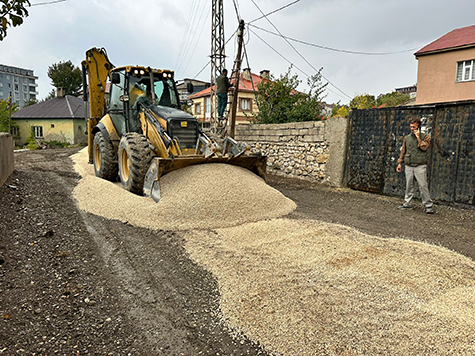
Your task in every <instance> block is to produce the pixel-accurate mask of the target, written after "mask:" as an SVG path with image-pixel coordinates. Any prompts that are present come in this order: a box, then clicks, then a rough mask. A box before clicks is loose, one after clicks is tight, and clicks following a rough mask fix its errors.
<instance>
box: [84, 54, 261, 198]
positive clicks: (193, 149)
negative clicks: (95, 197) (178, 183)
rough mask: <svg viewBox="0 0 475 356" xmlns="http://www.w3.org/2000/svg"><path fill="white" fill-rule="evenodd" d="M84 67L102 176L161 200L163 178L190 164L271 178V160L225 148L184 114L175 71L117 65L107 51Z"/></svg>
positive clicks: (92, 150) (92, 141)
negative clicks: (267, 173) (243, 170)
mask: <svg viewBox="0 0 475 356" xmlns="http://www.w3.org/2000/svg"><path fill="white" fill-rule="evenodd" d="M82 69H83V87H84V88H83V89H84V90H83V92H84V94H83V95H84V100H85V101H88V94H89V110H88V109H87V105H86V113H85V116H86V127H87V135H88V154H89V163H93V164H94V171H95V174H96V176H97V177H101V178H103V179H107V180H110V181H116V180H117V176H119V179H120V181H121V183H122V186H123V187H124V188H125V189H127V190H129V191H130V192H133V193H136V194H144V195H145V196H151V197H152V198H153V199H154V200H155V201H157V202H158V201H159V200H160V185H159V180H160V177H161V176H162V175H164V174H166V173H168V172H170V171H172V170H175V169H179V168H183V167H186V166H189V165H194V164H202V163H228V164H233V165H237V166H241V167H244V168H246V169H249V170H251V171H253V172H254V173H256V174H258V175H260V176H262V177H264V178H265V170H266V157H265V156H262V155H260V154H251V153H250V149H249V146H248V145H246V144H244V143H239V142H236V141H235V140H234V139H232V138H229V137H228V138H226V139H225V140H224V143H223V144H222V147H220V145H218V144H217V143H216V141H214V140H213V139H211V138H210V137H208V136H207V135H206V134H205V133H204V132H203V131H202V129H201V125H200V123H199V122H198V120H197V119H196V118H195V117H193V116H192V115H190V114H188V113H187V112H185V111H183V110H181V103H180V99H179V95H178V91H177V89H176V85H175V79H174V73H173V71H170V70H161V69H153V68H150V67H141V66H123V67H114V65H112V63H111V62H110V61H109V59H108V56H107V53H106V51H105V49H103V48H102V49H98V48H91V49H90V50H88V51H87V52H86V59H85V60H84V61H83V62H82ZM107 79H109V80H110V94H109V99H108V100H107V102H106V86H107ZM189 86H190V87H189V88H188V91H189V92H192V91H193V89H192V87H191V84H190V85H189Z"/></svg>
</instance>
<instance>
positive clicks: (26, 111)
mask: <svg viewBox="0 0 475 356" xmlns="http://www.w3.org/2000/svg"><path fill="white" fill-rule="evenodd" d="M12 117H13V119H27V118H29V119H69V118H71V119H73V118H74V119H80V118H84V101H83V100H82V99H81V98H76V97H75V96H70V95H66V96H64V97H61V98H58V97H56V98H53V99H50V100H47V101H43V102H41V103H38V104H35V105H31V106H27V107H26V108H23V109H21V110H18V111H17V112H16V113H14V114H13V115H12Z"/></svg>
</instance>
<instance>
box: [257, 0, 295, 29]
mask: <svg viewBox="0 0 475 356" xmlns="http://www.w3.org/2000/svg"><path fill="white" fill-rule="evenodd" d="M299 1H300V0H295V1H294V2H291V3H290V4H287V5H284V6H282V7H279V8H278V9H276V10H274V11H271V12H269V13H268V14H266V15H263V16H261V17H258V18H257V19H254V20H252V21H251V22H249V23H248V24H251V23H253V22H256V21H258V20H260V19H262V18H264V17H266V16H269V15H272V14H275V13H276V12H278V11H280V10H283V9H285V8H287V7H289V6H291V5H293V4H296V3H298V2H299Z"/></svg>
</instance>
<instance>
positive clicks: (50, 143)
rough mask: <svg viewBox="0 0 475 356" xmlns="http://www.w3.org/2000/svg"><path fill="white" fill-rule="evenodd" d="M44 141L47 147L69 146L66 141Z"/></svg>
mask: <svg viewBox="0 0 475 356" xmlns="http://www.w3.org/2000/svg"><path fill="white" fill-rule="evenodd" d="M45 143H46V146H47V147H69V142H67V141H63V142H61V141H56V140H53V141H48V142H45Z"/></svg>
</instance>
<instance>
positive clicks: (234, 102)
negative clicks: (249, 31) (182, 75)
mask: <svg viewBox="0 0 475 356" xmlns="http://www.w3.org/2000/svg"><path fill="white" fill-rule="evenodd" d="M237 36H238V48H237V54H236V59H235V61H234V69H233V78H234V81H233V93H232V100H231V110H230V120H231V129H230V132H229V137H231V138H234V132H235V129H236V109H237V102H238V94H239V76H240V73H241V63H242V59H241V58H242V43H243V38H244V20H241V22H240V23H239V29H238V33H237Z"/></svg>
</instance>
